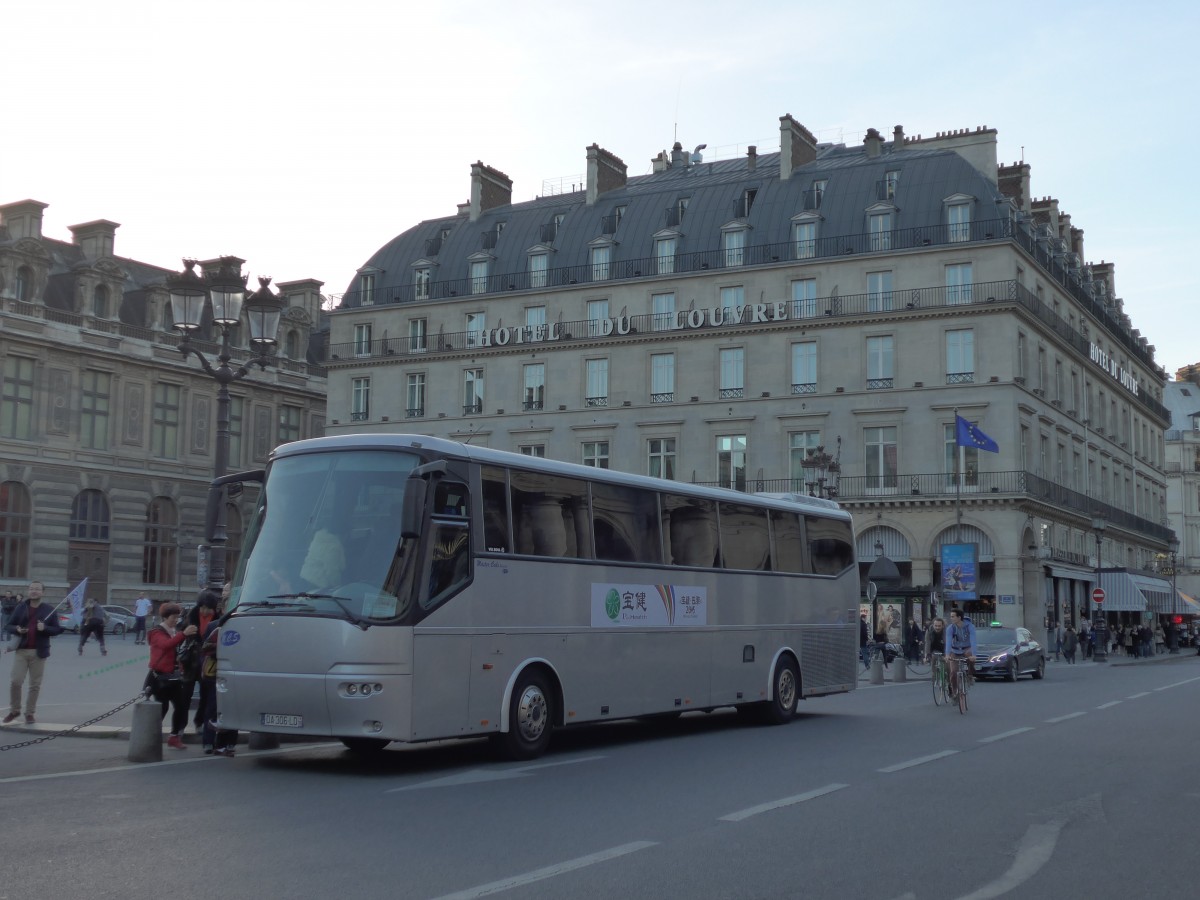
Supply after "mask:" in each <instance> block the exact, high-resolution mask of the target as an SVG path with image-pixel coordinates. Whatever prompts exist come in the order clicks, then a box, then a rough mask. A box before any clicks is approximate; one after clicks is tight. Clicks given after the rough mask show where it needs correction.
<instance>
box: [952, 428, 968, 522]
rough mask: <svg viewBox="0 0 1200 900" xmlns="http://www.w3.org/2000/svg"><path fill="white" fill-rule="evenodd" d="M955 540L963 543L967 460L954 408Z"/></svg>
mask: <svg viewBox="0 0 1200 900" xmlns="http://www.w3.org/2000/svg"><path fill="white" fill-rule="evenodd" d="M954 449H955V450H956V451H958V452H957V453H955V454H954V540H955V542H957V543H960V544H961V543H962V470H963V468H964V466H965V463H966V459H965V456H964V452H963V446H962V444H961V443H960V442H959V440H958V407H957V406H956V407H954Z"/></svg>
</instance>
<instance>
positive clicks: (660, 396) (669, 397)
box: [650, 391, 675, 403]
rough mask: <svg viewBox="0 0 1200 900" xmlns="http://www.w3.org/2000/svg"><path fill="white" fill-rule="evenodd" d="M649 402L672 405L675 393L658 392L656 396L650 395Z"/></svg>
mask: <svg viewBox="0 0 1200 900" xmlns="http://www.w3.org/2000/svg"><path fill="white" fill-rule="evenodd" d="M650 402H651V403H674V402H675V392H674V391H663V392H660V393H657V394H651V395H650Z"/></svg>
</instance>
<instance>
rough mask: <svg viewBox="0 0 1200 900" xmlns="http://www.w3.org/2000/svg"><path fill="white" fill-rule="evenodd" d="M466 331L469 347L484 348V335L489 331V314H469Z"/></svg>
mask: <svg viewBox="0 0 1200 900" xmlns="http://www.w3.org/2000/svg"><path fill="white" fill-rule="evenodd" d="M466 331H467V346H468V347H479V346H482V344H483V335H484V332H486V331H487V313H481V312H477V313H467V318H466Z"/></svg>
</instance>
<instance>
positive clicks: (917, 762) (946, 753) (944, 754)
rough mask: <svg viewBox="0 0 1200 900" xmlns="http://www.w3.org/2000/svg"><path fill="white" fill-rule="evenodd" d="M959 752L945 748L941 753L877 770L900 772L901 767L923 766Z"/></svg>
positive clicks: (889, 772) (887, 772) (888, 772)
mask: <svg viewBox="0 0 1200 900" xmlns="http://www.w3.org/2000/svg"><path fill="white" fill-rule="evenodd" d="M957 752H958V751H957V750H943V751H942V752H941V753H932V754H930V755H929V756H921V757H918V758H917V759H910V760H908V761H907V762H902V763H896V764H895V765H894V766H887V767H885V768H882V769H878V770H877V771H879V772H884V773H886V774H889V775H890V774H891V773H892V772H899V771H900V770H901V769H911V768H912V767H913V766H923V765H925V763H931V762H934V761H936V760H939V759H945V758H946V757H947V756H953V755H954V754H955V753H957Z"/></svg>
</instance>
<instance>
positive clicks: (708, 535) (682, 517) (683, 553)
mask: <svg viewBox="0 0 1200 900" xmlns="http://www.w3.org/2000/svg"><path fill="white" fill-rule="evenodd" d="M662 515H663V537H664V542H665V543H666V545H667V548H668V549H669V550H670V554H671V558H670V559H669V560H668V562H669V563H670V564H671V565H675V566H697V567H699V568H704V569H710V568H715V567H717V566H718V565H719V561H718V559H717V508H716V504H715V503H713V502H712V501H711V500H704V499H701V498H697V497H679V496H676V495H674V494H663V495H662Z"/></svg>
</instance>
